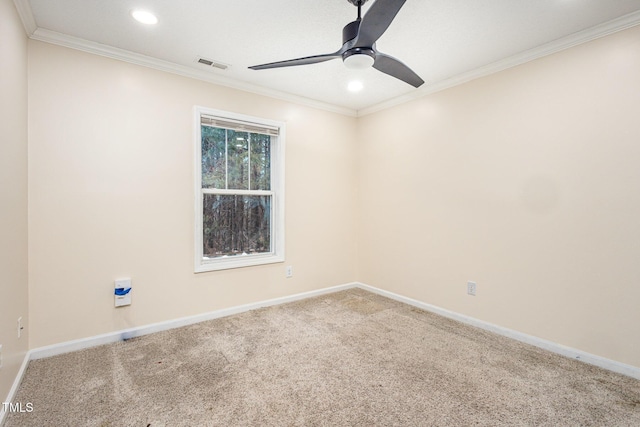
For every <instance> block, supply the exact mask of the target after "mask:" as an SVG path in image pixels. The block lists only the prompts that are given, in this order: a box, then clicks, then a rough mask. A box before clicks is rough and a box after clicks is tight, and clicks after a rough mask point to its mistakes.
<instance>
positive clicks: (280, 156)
mask: <svg viewBox="0 0 640 427" xmlns="http://www.w3.org/2000/svg"><path fill="white" fill-rule="evenodd" d="M202 116H213V117H216V118H219V119H221V120H231V121H235V122H245V123H247V124H248V125H251V124H255V125H258V126H263V127H265V126H266V127H275V128H278V136H272V137H271V150H270V151H271V166H270V169H271V190H270V191H251V190H209V189H204V188H202V135H201V131H200V129H201V128H200V125H201V117H202ZM194 117H195V119H194V127H195V129H194V135H195V136H194V138H195V143H194V148H195V149H194V152H195V156H194V157H195V162H194V185H195V192H194V195H195V227H194V228H195V239H194V242H195V256H194V258H195V272H196V273H202V272H207V271H217V270H226V269H230V268H240V267H249V266H254V265H263V264H271V263H277V262H284V224H285V223H284V206H285V205H284V152H285V150H284V146H285V123H284V122H279V121H275V120H268V119H263V118H259V117H253V116H247V115H244V114H238V113H232V112H229V111H222V110H216V109H211V108H206V107H201V106H196V107H195V113H194ZM205 193H212V194H246V195H264V194H269V195H271V236H270V241H271V251H270V252H266V253H260V254H250V255H240V256H232V257H219V258H205V257H204V249H203V228H202V226H203V198H204V194H205ZM254 193H255V194H254Z"/></svg>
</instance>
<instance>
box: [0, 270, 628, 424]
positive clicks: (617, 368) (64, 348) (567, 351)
mask: <svg viewBox="0 0 640 427" xmlns="http://www.w3.org/2000/svg"><path fill="white" fill-rule="evenodd" d="M352 288H360V289H363V290H366V291H369V292H373V293H376V294H378V295H382V296H384V297H387V298H391V299H394V300H396V301H399V302H403V303H405V304H409V305H412V306H414V307H417V308H420V309H423V310H426V311H429V312H432V313H435V314H439V315H441V316H444V317H447V318H450V319H453V320H457V321H460V322H463V323H466V324H469V325H472V326H475V327H478V328H481V329H484V330H487V331H490V332H494V333H496V334H499V335H502V336H505V337H508V338H511V339H514V340H517V341H520V342H524V343H527V344H530V345H533V346H536V347H539V348H542V349H545V350H548V351H551V352H553V353H557V354H560V355H563V356H566V357H570V358H572V359H576V360H579V361H582V362H586V363H589V364H592V365H595V366H598V367H601V368H604V369H608V370H610V371H613V372H617V373H620V374H623V375H627V376H629V377H632V378H637V379H640V368H638V367H635V366H631V365H626V364H624V363H620V362H616V361H614V360H610V359H606V358H604V357H601V356H596V355H594V354H590V353H587V352H584V351H581V350H576V349H573V348H570V347H566V346H563V345H561V344H557V343H554V342H551V341H547V340H544V339H541V338H538V337H534V336H532V335H527V334H524V333H522V332H518V331H514V330H512V329H508V328H504V327H502V326H498V325H494V324H492V323H488V322H485V321H482V320H479V319H476V318H473V317H469V316H465V315H463V314H459V313H456V312H453V311H450V310H446V309H444V308H441V307H437V306H435V305H431V304H427V303H425V302H422V301H419V300H415V299H412V298H408V297H405V296H403V295H399V294H396V293H393V292H389V291H385V290H382V289H379V288H375V287H373V286H369V285H366V284H364V283H359V282H353V283H347V284H343V285H338V286H333V287H329V288H323V289H317V290H314V291H309V292H303V293H299V294H294V295H289V296H285V297H279V298H273V299H270V300H266V301H259V302H255V303H250V304H244V305H239V306H236V307H230V308H225V309H221V310H216V311H212V312H209V313H203V314H198V315H194V316H188V317H182V318H179V319H174V320H168V321H165V322H159V323H154V324H150V325H145V326H140V327H135V328H130V329H125V330H121V331H116V332H111V333H107V334H102V335H97V336H93V337H87V338H82V339H78V340H73V341H67V342H63V343H59V344H54V345H50V346H46V347H40V348H35V349H33V350H30V351H29V352H28V353H27V354H26V355H25V358H24V361H23V363H22V366H21V368H20V371H19V372H18V375H17V376H16V379H15V381H14V384H13V386H12V388H11V391H10V392H9V396H8V397H7V400H6V401H7V402H11V401H12V399H13V398H14V396H15V393H16V392H17V390H18V387H19V386H20V383H21V381H22V377H23V375H24V373H25V371H26V368H27V365H28V363H29V361H30V360H37V359H42V358H45V357H51V356H56V355H59V354H64V353H69V352H72V351H78V350H83V349H86V348H91V347H96V346H99V345H103V344H109V343H113V342H118V341H122V340H127V339H130V338H136V337H140V336H143V335H148V334H152V333H155V332H161V331H166V330H170V329H175V328H180V327H182V326H187V325H193V324H195V323H199V322H204V321H207V320H213V319H218V318H221V317H226V316H231V315H234V314H239V313H244V312H247V311H250V310H255V309H258V308H263V307H270V306H274V305H280V304H285V303H288V302H293V301H299V300H303V299H306V298H312V297H316V296H320V295H325V294H330V293H333V292H338V291H343V290H347V289H352ZM4 416H5V413H4V411H3V412H0V426H1V425H2V420H3V418H4Z"/></svg>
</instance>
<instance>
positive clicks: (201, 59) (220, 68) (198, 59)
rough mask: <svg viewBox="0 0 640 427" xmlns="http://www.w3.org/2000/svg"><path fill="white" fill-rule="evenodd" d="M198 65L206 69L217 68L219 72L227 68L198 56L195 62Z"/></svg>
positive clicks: (225, 65)
mask: <svg viewBox="0 0 640 427" xmlns="http://www.w3.org/2000/svg"><path fill="white" fill-rule="evenodd" d="M195 62H197V63H198V64H202V65H206V66H207V67H213V68H217V69H219V70H226V69H227V68H229V66H228V65H227V64H223V63H222V62H218V61H212V60H210V59H206V58H202V57H200V56H198V57H197V58H196V60H195Z"/></svg>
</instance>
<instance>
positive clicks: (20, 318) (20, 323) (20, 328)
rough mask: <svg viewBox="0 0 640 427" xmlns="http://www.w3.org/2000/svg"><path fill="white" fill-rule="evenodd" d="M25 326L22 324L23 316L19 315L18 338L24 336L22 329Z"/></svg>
mask: <svg viewBox="0 0 640 427" xmlns="http://www.w3.org/2000/svg"><path fill="white" fill-rule="evenodd" d="M23 329H24V327H23V326H22V317H18V338H20V337H21V336H22V330H23Z"/></svg>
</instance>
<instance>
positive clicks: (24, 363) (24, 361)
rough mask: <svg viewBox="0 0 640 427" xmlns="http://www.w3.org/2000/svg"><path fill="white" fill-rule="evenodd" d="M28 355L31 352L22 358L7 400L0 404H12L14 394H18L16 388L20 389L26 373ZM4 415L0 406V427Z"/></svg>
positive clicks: (5, 412)
mask: <svg viewBox="0 0 640 427" xmlns="http://www.w3.org/2000/svg"><path fill="white" fill-rule="evenodd" d="M30 353H31V352H29V351H28V352H27V353H25V355H24V358H23V359H22V364H21V365H20V369H19V370H18V374H17V375H16V378H15V379H14V380H13V385H12V386H11V389H10V390H9V394H8V395H7V399H6V400H3V401H2V402H13V399H14V398H15V396H16V393H17V392H18V387H20V383H21V382H22V377H24V373H25V372H26V371H27V366H28V365H29V360H31V359H30ZM2 402H0V403H2ZM6 415H7V411H6V410H5V407H4V405H0V426H1V425H3V423H4V417H5V416H6Z"/></svg>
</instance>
